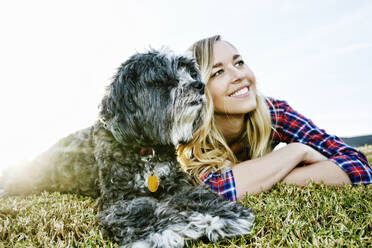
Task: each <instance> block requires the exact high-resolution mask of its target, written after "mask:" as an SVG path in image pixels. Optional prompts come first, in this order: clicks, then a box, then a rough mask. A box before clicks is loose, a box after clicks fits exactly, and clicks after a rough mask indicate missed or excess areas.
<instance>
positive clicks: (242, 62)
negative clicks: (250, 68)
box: [236, 60, 244, 66]
mask: <svg viewBox="0 0 372 248" xmlns="http://www.w3.org/2000/svg"><path fill="white" fill-rule="evenodd" d="M236 65H239V66H242V65H244V61H243V60H239V61H238V62H236Z"/></svg>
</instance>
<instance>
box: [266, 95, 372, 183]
mask: <svg viewBox="0 0 372 248" xmlns="http://www.w3.org/2000/svg"><path fill="white" fill-rule="evenodd" d="M271 103H272V106H271V107H270V112H271V116H272V121H273V126H274V128H275V130H276V132H273V137H272V138H273V144H276V143H278V142H285V143H291V142H300V143H303V144H306V145H309V146H311V147H312V148H314V149H315V150H317V151H319V152H320V153H322V154H323V155H324V156H326V157H327V158H328V159H329V160H331V161H333V162H334V163H336V164H337V165H338V166H340V168H341V169H343V170H344V171H345V172H346V173H347V174H348V176H349V178H350V180H351V182H352V183H353V185H356V184H370V183H371V181H372V170H371V167H370V166H369V164H368V161H367V159H366V157H365V156H364V154H363V153H361V152H359V151H357V150H356V149H354V148H352V147H350V146H348V145H347V144H345V143H344V142H343V141H342V140H341V139H340V138H338V137H337V136H334V135H330V134H327V133H326V132H325V130H323V129H320V128H318V127H317V126H316V125H315V124H314V123H313V122H312V121H311V120H310V119H307V118H306V117H304V116H303V115H301V114H300V113H298V112H296V111H295V110H294V109H293V108H291V107H290V106H289V105H288V104H287V102H285V101H279V100H272V99H271Z"/></svg>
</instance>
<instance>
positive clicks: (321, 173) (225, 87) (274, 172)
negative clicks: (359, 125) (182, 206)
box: [178, 36, 372, 200]
mask: <svg viewBox="0 0 372 248" xmlns="http://www.w3.org/2000/svg"><path fill="white" fill-rule="evenodd" d="M190 51H191V52H192V54H193V56H194V58H195V59H196V62H197V63H198V65H199V68H200V71H201V74H202V79H203V81H204V82H206V95H207V98H208V104H207V111H206V118H205V119H206V120H205V123H204V125H203V126H202V127H201V128H200V130H199V131H198V133H197V134H196V135H195V137H196V138H195V139H194V140H193V141H192V142H191V143H190V144H187V145H181V146H179V148H178V155H179V156H178V158H179V162H180V163H181V166H182V168H183V169H184V170H185V171H186V172H188V173H190V174H191V175H192V176H193V177H194V178H195V179H196V181H198V182H199V183H205V184H206V185H208V186H209V187H210V188H211V189H212V190H213V191H214V192H216V193H217V194H220V195H223V196H224V197H225V198H226V199H229V200H236V199H237V198H243V197H244V196H245V194H246V193H258V192H261V191H266V190H269V189H270V188H271V187H272V186H273V185H274V184H276V183H278V182H284V183H289V184H296V185H305V184H307V183H308V182H309V181H310V180H313V181H314V182H315V183H324V184H326V185H342V184H369V183H370V182H371V180H372V176H371V175H372V170H371V168H370V166H369V164H368V161H367V159H366V157H365V156H364V155H363V154H362V153H360V152H358V151H357V150H355V149H353V148H351V147H349V146H347V145H346V144H344V142H343V141H342V140H340V139H339V138H338V137H336V136H332V135H329V134H327V133H326V132H325V131H324V130H322V129H319V128H318V127H316V126H315V125H314V124H313V123H312V122H311V120H309V119H307V118H305V117H304V116H302V115H301V114H299V113H297V112H296V111H295V110H293V109H292V108H291V107H290V106H289V105H288V104H287V103H286V102H285V101H279V100H275V99H272V98H266V97H264V96H263V95H261V94H260V93H259V92H258V91H257V89H256V80H255V77H254V75H253V73H252V71H251V70H250V69H249V67H248V66H247V65H246V64H245V63H244V60H243V58H242V56H241V55H240V54H239V53H238V51H237V49H236V48H235V47H234V46H233V45H231V44H230V43H228V42H227V41H224V40H222V39H221V37H220V36H213V37H210V38H207V39H203V40H200V41H198V42H196V43H195V44H194V45H193V46H192V47H191V48H190ZM280 142H285V143H287V144H288V145H287V146H285V147H283V148H281V149H278V150H275V151H273V147H275V146H276V145H277V144H279V143H280Z"/></svg>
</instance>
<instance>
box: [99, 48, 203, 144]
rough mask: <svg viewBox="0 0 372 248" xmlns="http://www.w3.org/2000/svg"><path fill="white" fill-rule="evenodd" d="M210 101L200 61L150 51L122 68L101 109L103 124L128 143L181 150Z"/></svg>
mask: <svg viewBox="0 0 372 248" xmlns="http://www.w3.org/2000/svg"><path fill="white" fill-rule="evenodd" d="M205 102H206V98H205V95H204V83H202V82H201V78H200V72H199V70H198V68H197V65H196V63H195V61H194V60H193V59H191V58H189V57H186V56H182V55H180V56H177V55H174V54H172V53H171V52H163V51H156V50H151V51H149V52H147V53H138V54H135V55H133V56H132V57H130V58H129V59H128V60H127V61H126V62H124V63H123V64H122V65H121V67H120V68H119V69H118V72H117V74H116V75H115V77H114V80H113V82H112V83H111V85H109V86H108V88H107V92H106V95H105V97H104V98H103V100H102V104H101V106H100V119H101V120H102V121H103V122H104V123H105V125H106V127H107V129H108V130H110V131H111V132H112V134H113V135H114V137H115V139H116V140H118V141H119V142H121V143H123V142H125V143H128V142H131V143H137V144H141V145H143V144H146V145H177V144H180V143H185V142H188V141H190V140H191V139H192V134H193V133H194V131H195V130H196V129H197V128H198V127H199V126H200V124H201V122H202V118H203V109H204V108H203V105H204V104H205Z"/></svg>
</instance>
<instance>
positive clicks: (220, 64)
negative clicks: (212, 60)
mask: <svg viewBox="0 0 372 248" xmlns="http://www.w3.org/2000/svg"><path fill="white" fill-rule="evenodd" d="M240 57H241V56H240V54H235V55H234V56H233V57H232V58H233V59H232V60H236V59H237V58H240ZM221 66H222V63H221V62H218V63H217V64H215V65H213V67H212V69H213V68H216V67H221Z"/></svg>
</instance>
